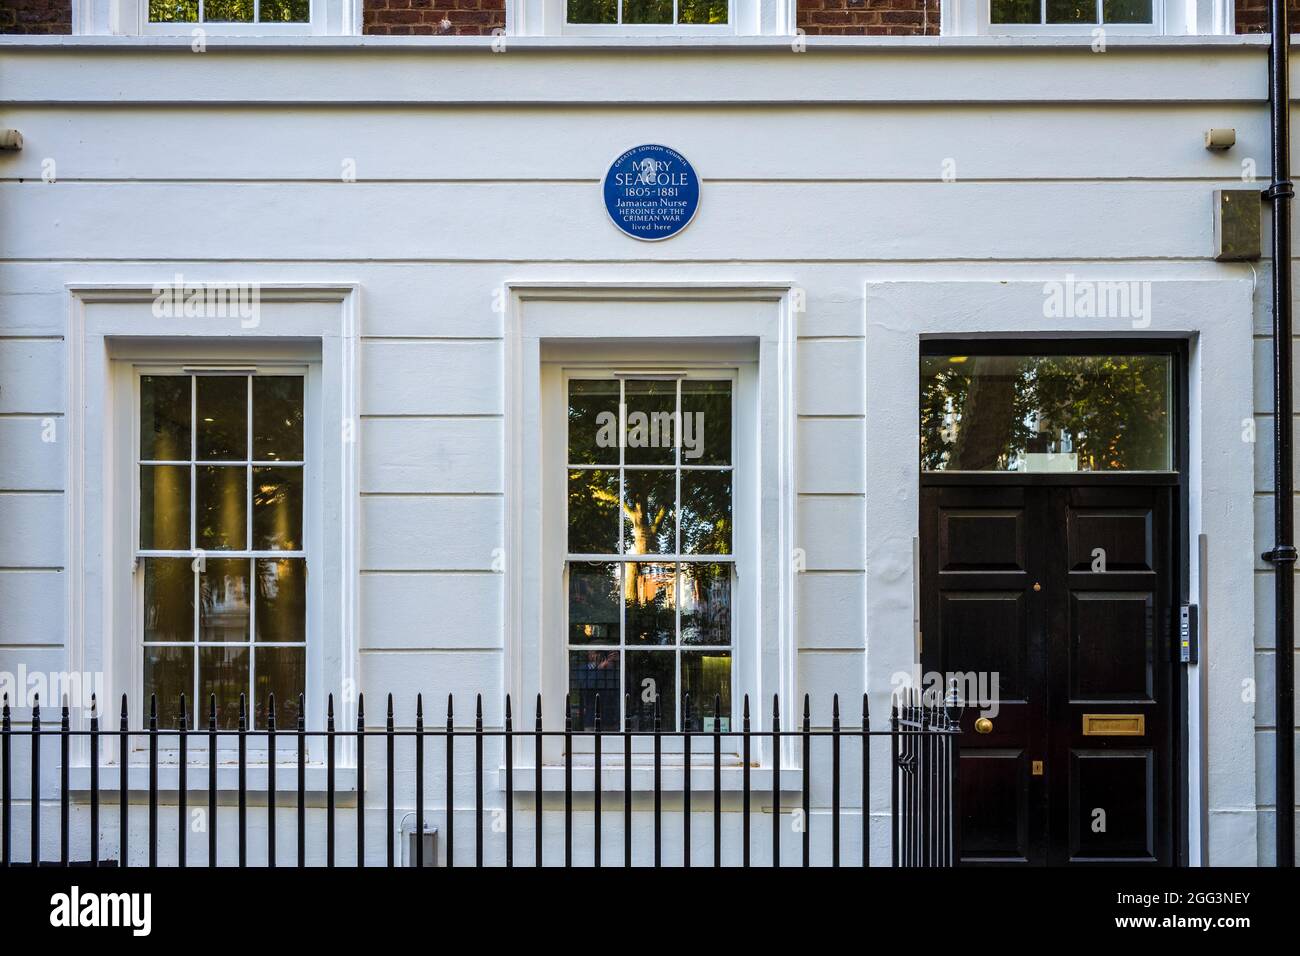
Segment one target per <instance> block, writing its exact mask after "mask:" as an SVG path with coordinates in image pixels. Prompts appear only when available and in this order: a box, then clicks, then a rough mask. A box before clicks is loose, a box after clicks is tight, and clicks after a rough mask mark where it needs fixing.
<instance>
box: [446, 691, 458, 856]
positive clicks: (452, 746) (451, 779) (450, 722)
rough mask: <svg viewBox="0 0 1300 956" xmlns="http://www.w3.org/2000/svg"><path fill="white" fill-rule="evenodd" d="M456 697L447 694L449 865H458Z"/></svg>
mask: <svg viewBox="0 0 1300 956" xmlns="http://www.w3.org/2000/svg"><path fill="white" fill-rule="evenodd" d="M455 706H456V705H455V698H454V697H453V696H452V695H451V694H448V695H447V866H448V867H453V866H455V865H456V852H455V851H456V842H455V840H456V717H455Z"/></svg>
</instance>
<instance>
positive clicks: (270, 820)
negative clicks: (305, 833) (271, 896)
mask: <svg viewBox="0 0 1300 956" xmlns="http://www.w3.org/2000/svg"><path fill="white" fill-rule="evenodd" d="M275 763H276V759H275V694H268V695H267V698H266V865H267V867H268V868H270V869H274V868H275V803H276V797H275V790H276V787H275Z"/></svg>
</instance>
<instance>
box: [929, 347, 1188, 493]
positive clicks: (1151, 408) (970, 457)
mask: <svg viewBox="0 0 1300 956" xmlns="http://www.w3.org/2000/svg"><path fill="white" fill-rule="evenodd" d="M1174 374H1175V362H1174V359H1173V356H1172V355H1170V354H1167V353H1166V354H1131V355H1124V354H1115V355H1096V354H1093V355H1089V354H1059V355H1051V354H1043V355H1030V354H1024V355H1008V354H957V353H956V352H955V351H953V350H951V349H946V350H944V351H942V352H939V353H937V354H934V353H932V354H923V355H922V356H921V383H920V384H921V468H922V470H923V471H1005V472H1044V471H1057V472H1072V471H1157V472H1167V471H1173V470H1174V469H1175V465H1174V446H1173V433H1174V428H1173V423H1172V420H1171V414H1172V409H1173V407H1174V401H1173V389H1174Z"/></svg>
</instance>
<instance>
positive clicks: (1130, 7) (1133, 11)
mask: <svg viewBox="0 0 1300 956" xmlns="http://www.w3.org/2000/svg"><path fill="white" fill-rule="evenodd" d="M1101 13H1102V19H1103V20H1104V21H1105V22H1106V23H1150V22H1151V0H1104V2H1103V3H1102V6H1101Z"/></svg>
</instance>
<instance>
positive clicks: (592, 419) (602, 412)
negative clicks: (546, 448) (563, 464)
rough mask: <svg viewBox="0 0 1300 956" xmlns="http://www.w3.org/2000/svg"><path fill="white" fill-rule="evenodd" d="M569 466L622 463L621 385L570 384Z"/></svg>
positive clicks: (605, 382)
mask: <svg viewBox="0 0 1300 956" xmlns="http://www.w3.org/2000/svg"><path fill="white" fill-rule="evenodd" d="M569 464H571V465H616V464H618V382H617V381H615V380H613V379H605V380H599V381H590V380H585V379H584V380H577V379H575V380H573V381H571V382H569Z"/></svg>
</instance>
